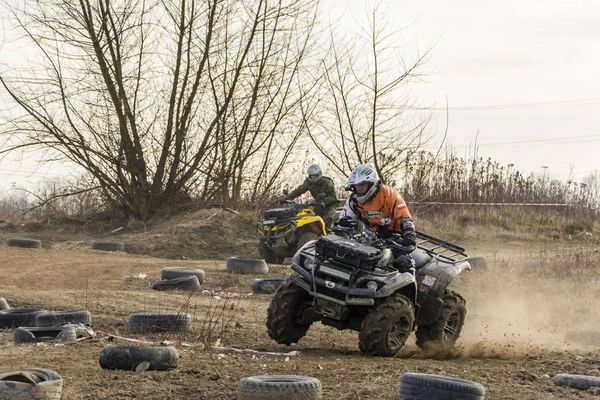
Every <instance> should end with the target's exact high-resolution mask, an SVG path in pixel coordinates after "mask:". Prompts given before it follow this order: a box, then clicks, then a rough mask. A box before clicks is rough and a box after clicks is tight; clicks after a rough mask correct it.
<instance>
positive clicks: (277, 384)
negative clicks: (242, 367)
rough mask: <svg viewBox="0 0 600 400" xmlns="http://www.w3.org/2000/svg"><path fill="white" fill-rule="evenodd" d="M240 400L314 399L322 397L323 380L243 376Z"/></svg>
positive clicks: (289, 376)
mask: <svg viewBox="0 0 600 400" xmlns="http://www.w3.org/2000/svg"><path fill="white" fill-rule="evenodd" d="M236 392H237V399H238V400H281V399H298V400H313V399H321V398H322V388H321V382H320V381H319V380H318V379H316V378H312V377H310V376H298V375H264V376H249V377H246V378H242V379H240V380H239V381H238V384H237V391H236Z"/></svg>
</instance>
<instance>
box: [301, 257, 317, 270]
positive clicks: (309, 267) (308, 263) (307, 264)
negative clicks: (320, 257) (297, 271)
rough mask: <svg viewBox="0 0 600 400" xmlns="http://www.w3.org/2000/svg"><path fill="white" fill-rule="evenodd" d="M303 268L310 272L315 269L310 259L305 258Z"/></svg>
mask: <svg viewBox="0 0 600 400" xmlns="http://www.w3.org/2000/svg"><path fill="white" fill-rule="evenodd" d="M303 267H304V269H307V270H309V271H312V270H313V268H314V267H315V263H314V262H313V260H311V259H310V258H305V259H304V265H303Z"/></svg>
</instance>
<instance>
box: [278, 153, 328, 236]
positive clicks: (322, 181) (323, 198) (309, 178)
mask: <svg viewBox="0 0 600 400" xmlns="http://www.w3.org/2000/svg"><path fill="white" fill-rule="evenodd" d="M306 191H310V194H311V195H312V197H313V198H314V199H315V200H317V201H319V202H321V203H323V204H325V208H324V209H315V213H316V214H317V215H320V216H322V217H323V220H324V221H325V225H326V226H329V225H330V223H331V222H333V216H334V215H335V209H336V208H337V206H338V203H339V200H338V198H337V195H336V194H335V185H334V184H333V180H331V178H329V177H327V176H323V170H322V169H321V167H320V166H319V164H312V165H311V166H310V167H308V169H307V170H306V179H305V180H304V182H303V183H302V184H301V185H300V186H298V187H297V188H296V189H294V190H292V191H291V192H290V193H288V194H287V195H286V196H285V197H284V198H286V199H294V198H296V197H298V196H300V195H301V194H302V193H304V192H306Z"/></svg>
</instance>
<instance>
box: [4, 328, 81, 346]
mask: <svg viewBox="0 0 600 400" xmlns="http://www.w3.org/2000/svg"><path fill="white" fill-rule="evenodd" d="M13 339H14V342H15V344H23V343H42V342H50V341H54V340H57V341H63V342H74V341H75V339H77V331H76V330H75V327H74V326H73V325H64V326H61V327H42V328H38V327H25V326H22V327H20V328H17V329H15V332H14V336H13Z"/></svg>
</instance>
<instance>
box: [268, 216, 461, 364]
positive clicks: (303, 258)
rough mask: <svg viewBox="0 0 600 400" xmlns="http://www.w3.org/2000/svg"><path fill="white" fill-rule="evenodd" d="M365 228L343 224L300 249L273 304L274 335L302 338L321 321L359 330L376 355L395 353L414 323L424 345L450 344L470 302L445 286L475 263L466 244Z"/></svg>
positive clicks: (361, 343)
mask: <svg viewBox="0 0 600 400" xmlns="http://www.w3.org/2000/svg"><path fill="white" fill-rule="evenodd" d="M366 231H367V230H366V229H364V228H362V229H361V228H360V227H359V226H358V224H357V223H354V226H350V227H346V228H342V227H337V228H336V229H335V232H334V234H331V235H326V236H322V237H320V238H319V239H318V240H314V241H311V242H309V243H307V244H305V245H304V246H303V247H302V248H300V249H299V250H298V251H297V253H296V254H295V255H294V257H293V259H292V270H293V271H294V273H293V274H291V275H290V277H289V278H288V279H287V280H286V282H285V283H284V284H283V285H282V286H281V287H280V288H279V289H278V290H277V291H276V292H275V294H274V295H273V298H272V301H271V304H270V305H269V308H268V310H267V321H266V325H267V330H268V333H269V336H270V337H271V338H272V339H274V340H275V341H276V342H277V343H280V344H287V345H290V344H292V343H297V342H298V341H299V340H300V339H301V338H302V337H303V336H304V335H306V333H307V331H308V329H309V328H310V326H311V325H312V323H314V322H317V321H320V322H321V323H323V324H324V325H328V326H332V327H335V328H337V329H339V330H344V329H352V330H355V331H358V332H359V335H358V347H359V349H360V351H361V352H363V353H366V354H370V355H377V356H384V357H392V356H394V355H395V354H396V353H397V352H398V351H399V350H400V349H401V348H402V347H403V346H404V344H405V342H406V340H407V339H408V337H409V336H410V334H411V332H412V331H413V330H415V329H416V338H417V345H418V346H419V347H420V348H425V347H426V346H429V345H434V346H441V348H442V349H444V348H445V349H449V348H452V347H453V346H454V344H455V342H456V340H457V339H458V337H459V335H460V333H461V330H462V327H463V324H464V322H465V316H466V307H465V300H464V299H463V298H462V297H461V296H460V295H459V294H458V293H455V292H452V291H450V290H448V289H447V287H448V285H449V284H450V282H451V281H452V280H453V279H454V278H455V277H456V276H457V275H459V274H460V273H461V272H462V271H464V270H465V269H469V270H470V269H471V266H470V264H469V262H468V256H467V254H465V250H464V249H463V248H461V247H459V246H456V245H453V244H451V243H447V242H445V241H443V240H440V239H436V238H434V237H431V236H428V235H425V234H422V233H417V245H416V246H401V245H398V244H397V243H398V242H399V241H398V240H394V238H391V239H385V240H381V239H374V238H373V237H372V235H369V234H367V232H366ZM368 233H370V232H368ZM396 239H397V238H396ZM409 254H411V255H412V257H411V256H409Z"/></svg>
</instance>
